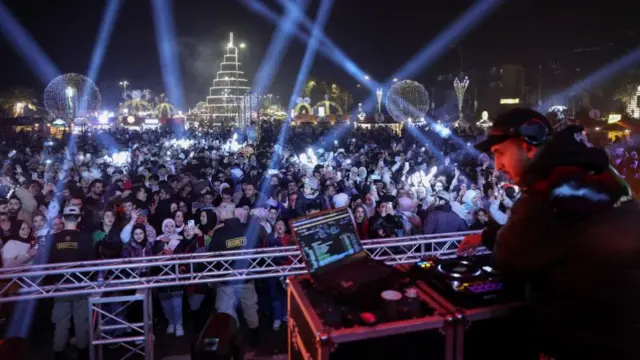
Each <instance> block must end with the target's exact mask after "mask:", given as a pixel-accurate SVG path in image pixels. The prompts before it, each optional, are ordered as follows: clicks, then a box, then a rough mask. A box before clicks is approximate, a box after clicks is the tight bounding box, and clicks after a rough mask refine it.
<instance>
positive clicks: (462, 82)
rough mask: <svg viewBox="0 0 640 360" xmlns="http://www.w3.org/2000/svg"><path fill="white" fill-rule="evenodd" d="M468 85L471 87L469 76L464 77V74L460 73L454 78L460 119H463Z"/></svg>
mask: <svg viewBox="0 0 640 360" xmlns="http://www.w3.org/2000/svg"><path fill="white" fill-rule="evenodd" d="M467 87H469V77H467V76H465V77H462V74H460V76H457V77H456V78H455V79H454V80H453V88H454V89H455V90H456V97H457V98H458V121H460V120H462V101H463V100H464V93H465V92H466V91H467Z"/></svg>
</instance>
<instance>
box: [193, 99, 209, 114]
mask: <svg viewBox="0 0 640 360" xmlns="http://www.w3.org/2000/svg"><path fill="white" fill-rule="evenodd" d="M195 111H196V113H198V114H201V113H204V112H205V111H207V103H206V102H205V101H200V102H199V103H197V104H196V109H195Z"/></svg>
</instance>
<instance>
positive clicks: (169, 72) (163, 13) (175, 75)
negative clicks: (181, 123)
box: [151, 0, 186, 131]
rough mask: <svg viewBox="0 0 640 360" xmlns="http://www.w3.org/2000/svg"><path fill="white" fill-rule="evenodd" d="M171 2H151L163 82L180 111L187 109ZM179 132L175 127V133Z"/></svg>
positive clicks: (158, 0)
mask: <svg viewBox="0 0 640 360" xmlns="http://www.w3.org/2000/svg"><path fill="white" fill-rule="evenodd" d="M169 1H170V0H151V7H152V10H153V20H154V21H153V24H154V28H155V33H156V45H157V47H158V54H159V55H160V68H161V70H162V81H163V83H164V87H165V89H166V91H167V94H168V95H169V99H170V100H171V101H172V102H173V103H174V104H175V105H176V107H177V108H178V109H183V110H184V109H185V106H186V103H185V98H184V89H183V82H182V75H181V73H180V59H179V57H178V54H179V52H178V46H177V41H176V30H175V23H174V20H173V12H172V10H171V4H170V2H169ZM175 130H177V129H176V128H175V127H174V131H175Z"/></svg>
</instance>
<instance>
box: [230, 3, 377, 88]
mask: <svg viewBox="0 0 640 360" xmlns="http://www.w3.org/2000/svg"><path fill="white" fill-rule="evenodd" d="M238 1H240V3H242V4H243V5H244V6H245V7H247V8H248V9H249V10H250V11H252V12H254V13H257V14H258V15H260V16H262V17H263V18H265V19H266V20H267V21H269V22H271V23H272V24H278V23H279V22H280V17H279V16H278V14H277V13H276V12H274V11H273V10H271V9H269V7H267V6H266V5H264V4H263V3H261V2H259V1H251V0H238ZM302 22H303V24H304V25H305V26H307V27H308V28H313V23H312V22H311V21H309V19H308V18H306V17H303V18H302ZM294 35H295V37H296V38H297V39H298V40H300V41H302V42H304V43H308V42H309V41H310V35H308V34H307V33H305V32H302V31H300V30H298V29H295V31H294ZM321 41H322V45H323V46H320V47H318V51H319V52H320V54H322V55H323V56H324V57H326V58H327V59H329V60H330V61H331V62H333V63H334V64H335V65H337V66H338V67H340V68H341V69H343V70H344V71H345V72H346V73H347V74H349V75H351V76H352V77H353V78H354V79H356V81H358V82H361V81H363V79H364V77H365V76H366V75H365V72H364V71H362V69H361V68H360V67H359V66H358V65H356V63H355V62H354V61H353V60H351V59H350V58H349V57H348V56H347V55H346V54H345V53H344V51H342V50H341V49H340V48H338V47H337V46H336V45H335V44H334V43H333V42H332V41H331V40H329V39H328V38H327V37H326V36H325V35H324V34H321ZM365 83H366V86H367V87H369V88H370V89H372V90H375V88H376V87H379V85H378V83H377V82H376V81H374V80H373V79H371V80H369V81H366V82H365Z"/></svg>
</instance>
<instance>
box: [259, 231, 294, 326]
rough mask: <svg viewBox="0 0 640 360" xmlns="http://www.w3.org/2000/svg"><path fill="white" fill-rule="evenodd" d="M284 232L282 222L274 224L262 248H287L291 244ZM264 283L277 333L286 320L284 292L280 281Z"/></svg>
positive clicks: (272, 279)
mask: <svg viewBox="0 0 640 360" xmlns="http://www.w3.org/2000/svg"><path fill="white" fill-rule="evenodd" d="M286 230H287V227H286V226H285V224H284V221H282V220H280V221H278V222H276V224H275V226H274V231H273V232H271V233H270V234H269V235H268V236H266V237H265V242H264V244H263V247H265V248H272V247H281V246H289V245H290V244H291V238H290V236H289V235H288V234H287V233H286ZM265 281H266V288H267V294H268V300H267V301H268V302H269V303H270V304H271V315H272V316H273V325H272V328H273V330H274V331H278V330H280V326H281V325H282V322H283V321H286V320H287V315H286V309H287V302H286V300H287V298H286V292H285V289H284V288H283V286H282V282H281V279H279V278H275V277H273V278H268V279H266V280H265Z"/></svg>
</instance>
